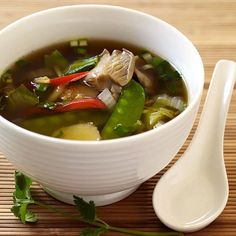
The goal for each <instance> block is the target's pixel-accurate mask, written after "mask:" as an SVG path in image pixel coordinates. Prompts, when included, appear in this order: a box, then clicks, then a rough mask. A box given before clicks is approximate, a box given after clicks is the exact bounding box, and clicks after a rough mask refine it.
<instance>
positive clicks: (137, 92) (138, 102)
mask: <svg viewBox="0 0 236 236" xmlns="http://www.w3.org/2000/svg"><path fill="white" fill-rule="evenodd" d="M144 100H145V93H144V89H143V87H142V86H141V85H140V84H139V83H137V82H135V81H134V80H131V81H130V83H129V84H128V85H127V86H126V87H124V88H123V90H122V93H121V95H120V98H119V100H118V102H117V104H116V106H115V108H114V111H113V112H112V114H111V116H110V118H109V119H108V121H107V123H106V124H105V126H104V128H103V130H102V132H101V136H102V139H112V138H120V137H124V136H128V135H131V134H132V133H133V132H134V130H135V127H137V125H136V124H137V122H138V120H139V119H140V117H141V114H142V111H143V107H144ZM121 129H122V132H120V130H121ZM117 131H119V132H117Z"/></svg>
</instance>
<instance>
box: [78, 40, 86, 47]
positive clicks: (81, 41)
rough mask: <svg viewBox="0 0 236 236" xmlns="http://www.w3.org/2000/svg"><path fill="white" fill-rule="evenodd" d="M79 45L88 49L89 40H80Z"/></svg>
mask: <svg viewBox="0 0 236 236" xmlns="http://www.w3.org/2000/svg"><path fill="white" fill-rule="evenodd" d="M78 43H79V45H78V46H80V47H86V46H88V40H87V39H79V42H78Z"/></svg>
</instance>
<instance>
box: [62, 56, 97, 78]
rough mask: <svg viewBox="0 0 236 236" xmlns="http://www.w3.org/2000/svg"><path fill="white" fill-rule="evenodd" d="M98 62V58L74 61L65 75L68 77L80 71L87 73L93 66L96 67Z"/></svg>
mask: <svg viewBox="0 0 236 236" xmlns="http://www.w3.org/2000/svg"><path fill="white" fill-rule="evenodd" d="M98 61H99V57H98V56H94V57H90V58H86V59H79V60H76V61H75V62H73V63H72V64H71V65H70V66H69V67H68V69H67V71H66V73H65V75H70V74H74V73H78V72H81V71H88V70H90V69H92V68H93V67H94V66H96V64H97V63H98Z"/></svg>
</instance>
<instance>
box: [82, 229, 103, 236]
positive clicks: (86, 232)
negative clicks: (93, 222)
mask: <svg viewBox="0 0 236 236" xmlns="http://www.w3.org/2000/svg"><path fill="white" fill-rule="evenodd" d="M104 232H105V230H104V229H101V228H86V229H83V230H81V232H80V236H99V235H101V233H104Z"/></svg>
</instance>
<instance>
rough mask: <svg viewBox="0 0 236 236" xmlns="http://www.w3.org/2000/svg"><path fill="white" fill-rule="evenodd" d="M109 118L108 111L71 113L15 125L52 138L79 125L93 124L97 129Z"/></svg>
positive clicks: (39, 118) (31, 119) (36, 118)
mask: <svg viewBox="0 0 236 236" xmlns="http://www.w3.org/2000/svg"><path fill="white" fill-rule="evenodd" d="M108 117H109V113H108V112H107V111H100V110H93V111H80V112H77V111H71V112H65V113H59V114H53V115H48V116H42V117H34V118H28V119H26V120H21V121H18V122H15V123H16V124H17V125H19V126H21V127H23V128H25V129H28V130H30V131H33V132H36V133H40V134H44V135H49V136H51V135H52V133H53V132H54V131H55V130H57V129H59V128H61V127H64V126H69V125H73V124H77V123H87V122H92V123H93V124H94V125H96V126H97V127H100V126H103V125H104V124H105V123H106V121H107V119H108Z"/></svg>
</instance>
